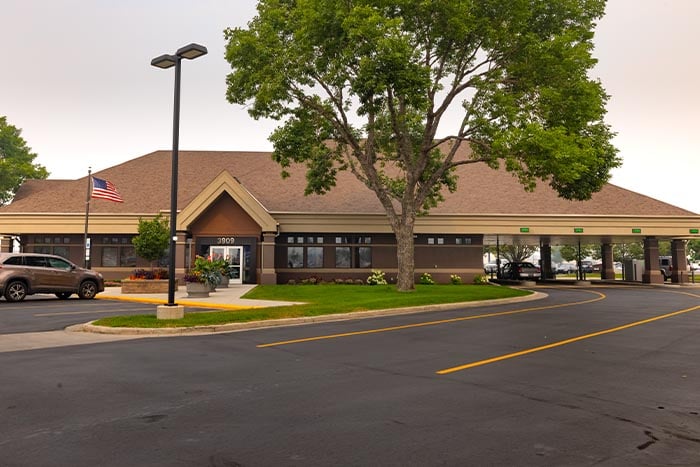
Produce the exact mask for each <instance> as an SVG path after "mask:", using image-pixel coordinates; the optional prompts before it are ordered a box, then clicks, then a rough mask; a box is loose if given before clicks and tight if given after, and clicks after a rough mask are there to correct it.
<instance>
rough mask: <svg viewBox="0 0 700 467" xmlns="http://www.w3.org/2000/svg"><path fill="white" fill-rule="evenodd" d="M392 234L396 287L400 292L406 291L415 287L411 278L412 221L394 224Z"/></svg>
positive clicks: (412, 266)
mask: <svg viewBox="0 0 700 467" xmlns="http://www.w3.org/2000/svg"><path fill="white" fill-rule="evenodd" d="M394 234H395V235H396V258H397V260H398V267H399V274H398V277H397V280H396V288H397V289H398V290H399V291H400V292H408V291H410V290H414V289H415V288H416V286H415V280H414V278H413V271H414V269H415V264H414V245H413V222H410V223H409V222H405V223H401V224H399V225H396V226H394Z"/></svg>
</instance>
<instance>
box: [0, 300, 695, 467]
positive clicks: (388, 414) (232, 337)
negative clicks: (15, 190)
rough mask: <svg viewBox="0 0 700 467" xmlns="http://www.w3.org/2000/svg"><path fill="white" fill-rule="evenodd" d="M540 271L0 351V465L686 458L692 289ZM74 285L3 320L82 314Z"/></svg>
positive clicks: (18, 325) (19, 327)
mask: <svg viewBox="0 0 700 467" xmlns="http://www.w3.org/2000/svg"><path fill="white" fill-rule="evenodd" d="M538 290H539V291H541V292H545V293H547V294H548V297H547V298H546V299H543V300H539V301H534V302H528V303H521V304H510V305H497V306H486V305H484V306H479V307H475V308H465V309H457V310H451V311H444V312H431V313H418V314H411V315H401V316H391V317H382V318H374V319H367V320H359V321H344V322H337V323H325V324H318V325H310V326H290V327H284V328H275V329H263V330H257V331H249V332H237V333H228V334H217V335H206V336H189V337H167V338H165V337H160V338H146V339H137V340H128V341H123V342H105V343H100V344H85V345H74V346H69V347H62V348H46V349H41V350H33V351H23V352H5V353H0V368H2V374H3V382H4V384H3V385H2V386H0V400H2V402H3V404H2V407H0V410H2V411H3V423H2V424H0V464H1V465H12V466H20V465H21V466H23V465H32V466H41V465H75V466H80V465H86V466H87V465H105V466H117V465H119V466H123V465H163V466H166V465H168V466H169V465H183V466H185V465H186V466H189V465H191V466H199V465H220V466H228V465H246V466H248V465H304V466H308V465H460V466H463V465H557V466H559V465H603V466H625V465H630V466H631V465H679V464H683V465H697V463H698V459H700V415H699V412H700V394H699V393H698V390H697V389H698V387H700V358H699V357H700V289H698V288H695V287H591V288H574V287H554V288H538ZM85 303H86V302H84V301H77V300H75V301H73V300H71V301H68V302H62V303H61V304H60V305H59V302H58V301H46V302H45V303H43V304H41V305H37V304H35V303H34V302H26V303H22V304H16V305H12V306H11V309H10V308H7V307H6V305H9V304H7V303H4V302H2V303H0V324H2V325H3V329H5V325H6V324H8V325H10V326H11V329H14V330H13V331H11V332H13V333H16V334H17V335H20V334H21V333H22V332H28V331H24V330H25V329H26V330H29V329H33V330H38V329H45V328H55V326H59V327H60V326H62V325H63V323H64V322H70V321H72V322H73V323H75V322H83V321H87V320H88V319H94V318H92V315H91V314H90V313H99V310H97V309H96V310H95V311H90V312H88V311H89V310H88V309H83V308H82V307H83V306H84V305H83V304H85ZM63 304H66V305H68V306H69V308H66V309H59V308H54V306H55V307H59V306H63ZM71 305H72V307H73V308H72V310H71V309H70V306H71ZM89 305H90V306H93V305H94V306H102V307H103V308H104V310H105V311H104V312H105V313H110V312H111V311H108V310H107V309H108V308H109V307H114V309H113V310H112V311H114V310H117V309H120V308H124V307H125V308H129V307H130V306H131V305H129V304H125V303H121V302H107V301H91V302H90V303H89ZM15 306H17V307H18V308H17V309H15V308H14V307H15ZM22 307H24V308H23V309H24V310H25V311H26V313H24V314H22ZM150 307H151V309H152V306H150ZM71 312H72V313H74V314H73V315H69V313H71ZM80 312H85V313H84V315H77V313H80ZM135 312H137V310H136V309H135ZM140 312H143V311H140ZM120 313H121V311H120ZM7 316H11V317H10V318H7ZM23 318H24V321H25V323H24V324H23ZM83 318H84V319H83ZM29 322H33V323H34V324H31V325H30V324H27V323H29ZM73 323H71V324H73Z"/></svg>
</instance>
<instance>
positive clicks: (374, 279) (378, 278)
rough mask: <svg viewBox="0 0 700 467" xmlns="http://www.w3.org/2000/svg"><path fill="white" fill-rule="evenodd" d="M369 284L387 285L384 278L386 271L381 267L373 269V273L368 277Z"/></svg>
mask: <svg viewBox="0 0 700 467" xmlns="http://www.w3.org/2000/svg"><path fill="white" fill-rule="evenodd" d="M367 284H369V285H386V279H385V278H384V271H381V270H379V269H372V274H371V275H370V276H369V277H368V278H367Z"/></svg>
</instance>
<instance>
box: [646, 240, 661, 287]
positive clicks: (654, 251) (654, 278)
mask: <svg viewBox="0 0 700 467" xmlns="http://www.w3.org/2000/svg"><path fill="white" fill-rule="evenodd" d="M642 282H643V283H645V284H663V283H664V276H663V275H662V274H661V270H660V269H659V240H658V239H657V238H656V237H646V238H645V239H644V273H643V274H642Z"/></svg>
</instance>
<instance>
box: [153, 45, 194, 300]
mask: <svg viewBox="0 0 700 467" xmlns="http://www.w3.org/2000/svg"><path fill="white" fill-rule="evenodd" d="M206 53H207V48H206V47H204V46H203V45H199V44H189V45H186V46H184V47H181V48H179V49H178V50H177V52H175V55H167V54H166V55H161V56H159V57H156V58H154V59H153V60H151V65H153V66H154V67H157V68H163V69H166V68H172V67H173V66H174V67H175V102H174V109H173V151H172V166H171V174H170V250H169V255H170V261H169V264H168V304H167V305H166V306H167V307H175V306H176V304H175V255H176V253H175V245H176V242H177V230H176V223H177V174H178V171H177V162H178V149H179V144H180V67H181V62H182V59H183V58H186V59H188V60H192V59H195V58H197V57H201V56H202V55H206Z"/></svg>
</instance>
